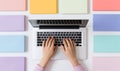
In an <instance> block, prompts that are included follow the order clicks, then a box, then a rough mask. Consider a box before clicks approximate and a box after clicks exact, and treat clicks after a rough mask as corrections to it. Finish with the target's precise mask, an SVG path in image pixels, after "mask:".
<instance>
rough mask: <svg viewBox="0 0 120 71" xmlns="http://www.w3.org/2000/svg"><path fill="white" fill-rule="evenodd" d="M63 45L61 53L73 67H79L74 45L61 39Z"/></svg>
mask: <svg viewBox="0 0 120 71" xmlns="http://www.w3.org/2000/svg"><path fill="white" fill-rule="evenodd" d="M63 44H64V45H61V49H62V51H63V53H64V54H65V55H66V56H67V57H68V59H69V60H70V62H71V63H72V65H73V66H74V67H75V66H77V65H79V62H78V60H77V57H76V46H75V43H74V42H73V41H72V40H71V39H70V38H67V39H63Z"/></svg>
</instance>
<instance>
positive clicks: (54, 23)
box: [30, 19, 88, 29]
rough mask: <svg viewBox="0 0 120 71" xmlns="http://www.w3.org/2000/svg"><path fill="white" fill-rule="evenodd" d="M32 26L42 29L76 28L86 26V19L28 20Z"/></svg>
mask: <svg viewBox="0 0 120 71" xmlns="http://www.w3.org/2000/svg"><path fill="white" fill-rule="evenodd" d="M30 22H31V24H32V25H33V26H34V27H39V28H42V29H50V28H52V29H54V28H55V29H74V28H75V29H77V28H79V27H86V25H87V23H88V20H80V19H76V20H30Z"/></svg>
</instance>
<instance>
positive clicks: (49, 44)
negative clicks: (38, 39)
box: [48, 38, 54, 47]
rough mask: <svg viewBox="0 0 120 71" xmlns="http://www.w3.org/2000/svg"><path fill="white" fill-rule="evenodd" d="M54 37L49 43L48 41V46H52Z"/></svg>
mask: <svg viewBox="0 0 120 71" xmlns="http://www.w3.org/2000/svg"><path fill="white" fill-rule="evenodd" d="M53 40H54V39H53V38H51V39H50V41H49V43H48V47H51V44H52V43H53Z"/></svg>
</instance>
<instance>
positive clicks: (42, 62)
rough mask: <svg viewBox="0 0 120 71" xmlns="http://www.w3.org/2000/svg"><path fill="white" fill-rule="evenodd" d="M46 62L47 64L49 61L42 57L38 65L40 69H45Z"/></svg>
mask: <svg viewBox="0 0 120 71" xmlns="http://www.w3.org/2000/svg"><path fill="white" fill-rule="evenodd" d="M48 62H49V59H48V58H45V57H43V58H42V59H41V61H40V63H39V65H40V66H41V67H42V68H45V67H46V65H47V64H48Z"/></svg>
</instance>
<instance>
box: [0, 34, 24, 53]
mask: <svg viewBox="0 0 120 71" xmlns="http://www.w3.org/2000/svg"><path fill="white" fill-rule="evenodd" d="M24 51H25V36H17V35H16V36H11V35H9V36H6V35H0V52H2V53H3V52H24Z"/></svg>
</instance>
